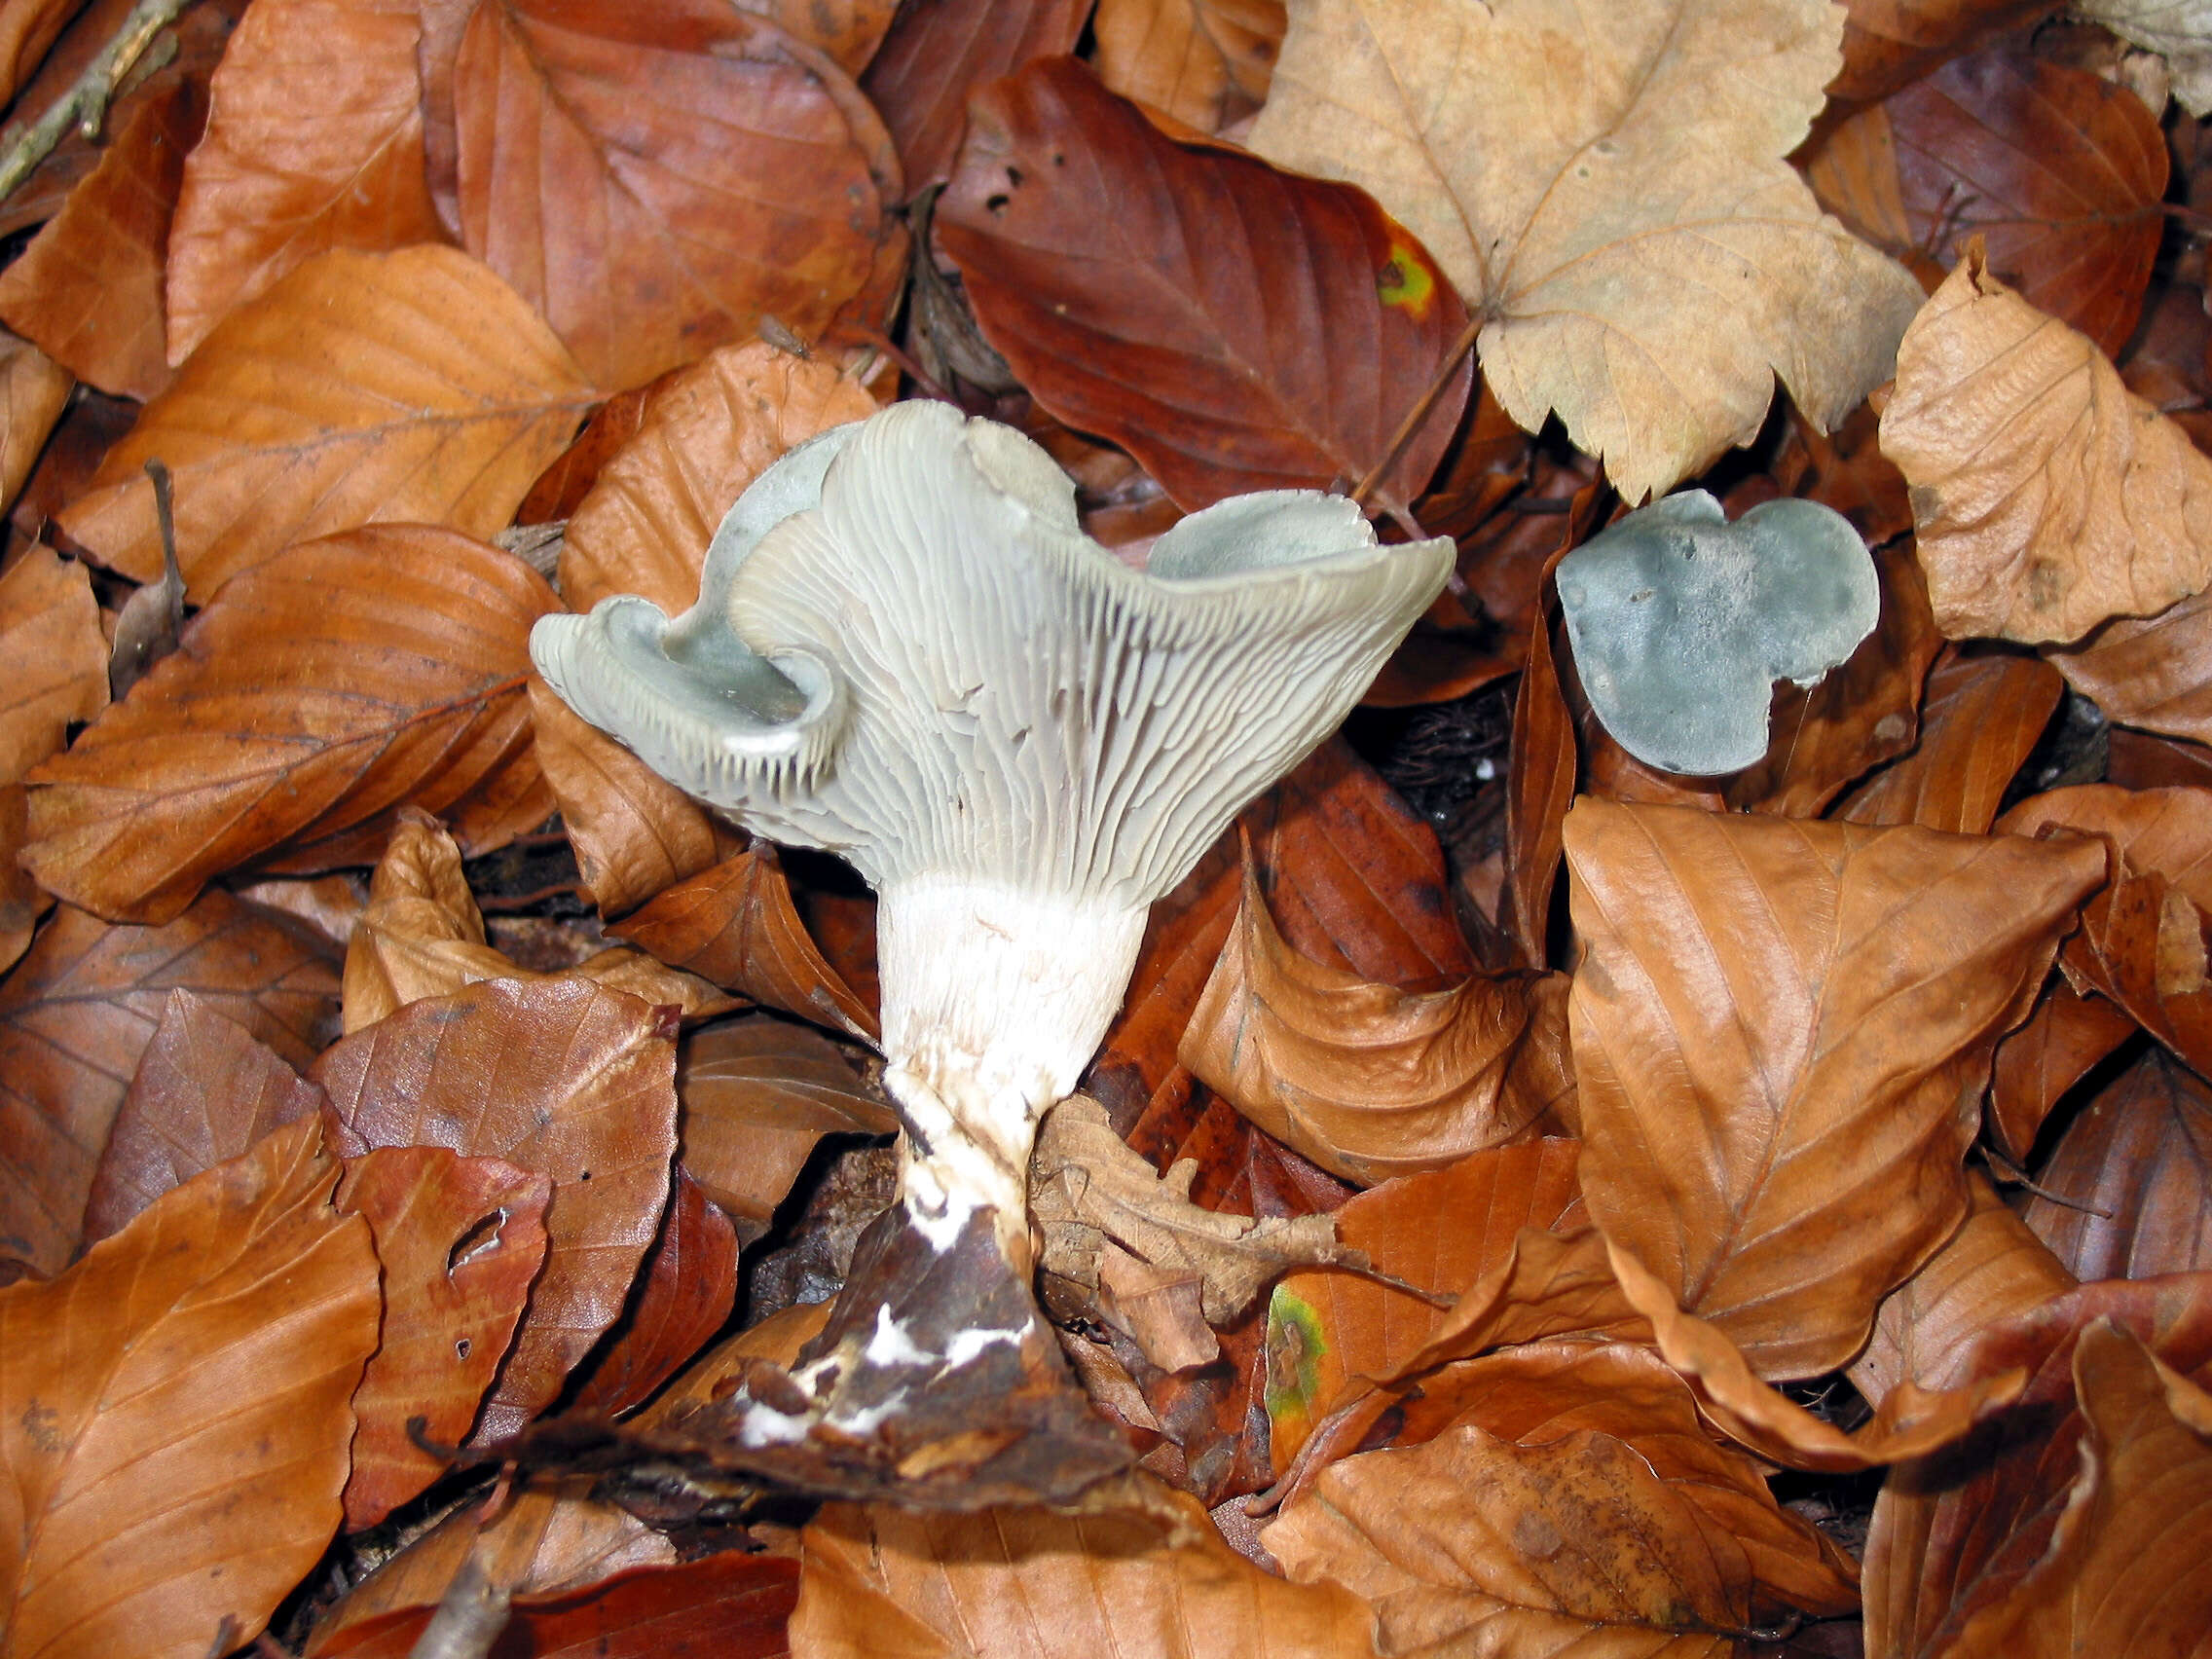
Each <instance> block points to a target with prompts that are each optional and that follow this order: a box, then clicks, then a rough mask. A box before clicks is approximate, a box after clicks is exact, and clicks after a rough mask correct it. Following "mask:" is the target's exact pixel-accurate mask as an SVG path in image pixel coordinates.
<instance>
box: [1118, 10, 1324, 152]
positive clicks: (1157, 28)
mask: <svg viewBox="0 0 2212 1659" xmlns="http://www.w3.org/2000/svg"><path fill="white" fill-rule="evenodd" d="M1284 23H1285V19H1284V18H1283V8H1282V0H1099V6H1098V10H1097V13H1096V15H1095V17H1094V18H1093V19H1092V25H1091V26H1092V27H1093V28H1095V29H1096V30H1097V33H1098V78H1099V79H1100V80H1102V81H1104V82H1105V83H1106V85H1107V86H1108V87H1109V88H1111V89H1112V90H1113V91H1115V92H1120V93H1121V94H1122V95H1123V96H1124V97H1125V98H1131V99H1134V100H1135V101H1136V102H1138V103H1140V104H1150V105H1151V106H1152V107H1153V108H1154V109H1157V110H1161V111H1163V112H1164V113H1166V114H1168V115H1171V116H1173V117H1174V118H1175V119H1176V120H1177V121H1180V122H1182V123H1183V124H1184V125H1186V126H1188V127H1194V128H1196V129H1198V130H1199V131H1200V132H1219V131H1220V130H1221V129H1223V128H1225V127H1230V126H1234V125H1235V123H1237V122H1239V121H1242V120H1244V119H1245V118H1246V117H1248V116H1250V115H1253V114H1255V113H1257V112H1258V110H1259V108H1260V106H1261V105H1262V104H1263V103H1265V102H1266V101H1267V97H1268V82H1269V80H1270V79H1271V78H1272V76H1273V73H1274V62H1275V55H1276V54H1277V53H1278V52H1279V51H1280V50H1281V48H1282V32H1283V27H1284Z"/></svg>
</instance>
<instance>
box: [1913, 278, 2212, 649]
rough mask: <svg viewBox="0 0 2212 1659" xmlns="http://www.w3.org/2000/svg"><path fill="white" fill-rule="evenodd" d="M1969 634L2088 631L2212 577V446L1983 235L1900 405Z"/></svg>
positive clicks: (1924, 558)
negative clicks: (2023, 291)
mask: <svg viewBox="0 0 2212 1659" xmlns="http://www.w3.org/2000/svg"><path fill="white" fill-rule="evenodd" d="M1882 453H1883V454H1884V455H1886V456H1888V457H1889V458H1890V459H1891V460H1892V461H1896V462H1897V463H1898V466H1899V468H1900V469H1901V470H1902V471H1903V473H1904V475H1905V480H1906V482H1907V483H1909V484H1910V485H1911V486H1912V508H1913V522H1914V527H1915V530H1916V532H1917V534H1918V537H1919V548H1920V562H1921V566H1922V568H1923V569H1924V570H1926V571H1927V572H1928V597H1929V599H1930V600H1931V601H1932V602H1933V603H1934V605H1935V607H1936V625H1937V626H1938V627H1940V628H1941V629H1942V630H1943V632H1944V633H1945V634H1947V635H1949V636H1950V637H1951V638H1953V639H1963V638H1966V637H1968V636H1971V635H1987V636H1991V637H1994V638H1998V639H2005V640H2017V641H2020V642H2022V643H2023V644H2028V645H2036V644H2044V643H2063V642H2066V641H2070V640H2078V639H2080V638H2081V637H2082V636H2083V634H2086V633H2087V632H2088V631H2089V630H2090V629H2092V628H2094V627H2096V626H2097V625H2098V624H2099V623H2101V622H2103V621H2105V620H2107V619H2108V618H2110V617H2115V616H2150V615H2154V614H2156V613H2157V612H2158V611H2161V610H2164V609H2165V608H2167V607H2168V606H2170V605H2172V604H2173V603H2174V602H2175V601H2177V600H2181V599H2186V598H2188V597H2189V596H2190V595H2192V594H2194V593H2195V592H2197V591H2198V590H2199V589H2201V588H2202V587H2203V586H2204V585H2205V582H2206V580H2207V579H2212V460H2207V459H2206V458H2205V457H2204V456H2202V455H2200V454H2199V453H2198V452H2197V450H2196V447H2195V445H2194V444H2193V443H2191V442H2190V440H2189V435H2188V434H2187V433H2186V432H2184V431H2183V430H2182V429H2181V427H2180V426H2178V425H2176V424H2174V423H2173V422H2172V421H2170V420H2168V419H2167V418H2166V417H2165V416H2163V415H2160V414H2159V413H2158V412H2157V410H2156V409H2154V408H2152V406H2151V405H2150V404H2148V403H2146V402H2145V401H2144V400H2143V399H2142V398H2140V397H2137V396H2136V395H2135V394H2134V393H2133V392H2131V391H2129V390H2128V389H2127V387H2125V386H2124V385H2123V384H2122V383H2121V381H2120V371H2119V370H2118V369H2115V368H2114V367H2113V366H2112V363H2111V361H2110V360H2109V359H2108V358H2106V356H2105V355H2104V353H2103V352H2101V351H2099V350H2097V349H2096V347H2095V346H2094V345H2093V344H2092V343H2091V342H2090V341H2089V339H2088V338H2087V336H2085V335H2083V334H2080V333H2078V332H2076V331H2075V330H2073V329H2071V328H2068V327H2067V326H2066V325H2065V324H2064V323H2062V322H2058V321H2056V320H2054V319H2053V318H2050V317H2047V316H2046V315H2044V313H2041V312H2039V311H2037V310H2036V309H2035V307H2033V306H2031V305H2029V304H2028V303H2027V302H2026V301H2025V300H2023V299H2021V298H2020V296H2019V295H2017V294H2015V293H2013V292H2012V290H2011V289H2009V288H2008V287H2006V286H2005V284H2004V283H2002V282H2000V281H1998V280H1997V279H1996V277H1994V276H1991V275H1990V274H1989V271H1988V269H1987V266H1986V264H1985V262H1984V260H1983V257H1982V253H1981V250H1980V248H1979V246H1978V245H1976V246H1971V247H1969V248H1968V249H1967V252H1966V256H1965V257H1964V258H1963V259H1961V260H1960V261H1959V264H1958V267H1957V268H1956V269H1955V270H1953V271H1952V273H1951V275H1950V276H1948V277H1946V278H1945V279H1944V281H1943V285H1942V286H1941V287H1940V288H1938V289H1936V292H1935V294H1934V295H1933V296H1932V297H1931V298H1930V299H1929V301H1928V304H1927V305H1926V307H1925V308H1923V309H1922V311H1921V313H1920V314H1919V315H1918V316H1916V317H1914V318H1913V321H1912V326H1911V328H1909V329H1908V330H1906V332H1905V336H1904V341H1903V343H1902V344H1901V345H1900V346H1899V348H1898V384H1897V391H1896V394H1895V395H1894V396H1893V397H1892V398H1891V400H1890V404H1889V407H1888V408H1887V409H1885V410H1884V411H1883V412H1882Z"/></svg>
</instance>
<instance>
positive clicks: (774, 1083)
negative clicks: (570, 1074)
mask: <svg viewBox="0 0 2212 1659" xmlns="http://www.w3.org/2000/svg"><path fill="white" fill-rule="evenodd" d="M676 1092H677V1097H678V1098H679V1099H680V1100H682V1103H683V1148H682V1163H683V1168H684V1170H685V1172H686V1173H687V1174H689V1175H691V1176H692V1177H694V1178H695V1179H696V1180H697V1181H698V1183H699V1185H700V1186H701V1187H702V1188H703V1189H704V1190H705V1192H706V1194H707V1196H708V1197H709V1198H713V1199H714V1200H715V1202H716V1203H718V1204H719V1205H720V1206H721V1207H722V1208H723V1209H725V1210H727V1211H728V1212H729V1213H730V1215H731V1216H732V1217H734V1218H735V1219H736V1221H737V1223H738V1226H739V1228H740V1230H741V1232H742V1233H743V1235H744V1237H745V1239H746V1241H747V1242H748V1243H750V1242H752V1240H754V1239H755V1238H757V1237H759V1236H760V1235H762V1234H763V1233H765V1232H767V1230H768V1223H769V1220H770V1218H772V1217H773V1216H774V1214H775V1212H776V1206H777V1205H779V1204H781V1203H782V1202H783V1201H784V1199H785V1198H786V1197H788V1196H789V1195H790V1192H791V1186H792V1182H793V1180H795V1179H796V1178H797V1176H798V1172H799V1170H800V1169H801V1168H802V1167H803V1166H804V1165H805V1163H806V1161H807V1158H808V1157H809V1156H810V1155H811V1154H812V1153H813V1151H814V1148H815V1144H816V1143H817V1142H818V1141H820V1140H821V1138H822V1137H823V1136H824V1135H833V1134H863V1135H887V1134H891V1133H894V1132H895V1131H896V1130H897V1129H898V1127H899V1120H898V1119H897V1118H896V1117H895V1116H893V1114H892V1111H891V1108H890V1107H889V1106H888V1105H887V1104H885V1102H884V1101H883V1099H882V1097H881V1096H880V1095H878V1094H877V1093H876V1092H875V1091H873V1090H872V1089H869V1088H866V1087H865V1086H864V1085H863V1084H862V1082H861V1079H860V1075H859V1074H858V1073H857V1072H855V1071H854V1070H853V1068H852V1065H851V1063H850V1062H849V1061H848V1060H847V1059H846V1058H845V1056H844V1055H843V1054H842V1053H841V1052H839V1051H838V1050H837V1047H836V1046H835V1045H834V1044H832V1043H830V1042H829V1041H827V1040H826V1039H824V1038H822V1037H819V1036H817V1035H816V1034H815V1033H814V1032H812V1031H809V1030H807V1029H806V1028H805V1027H804V1026H802V1025H793V1024H792V1023H791V1022H790V1021H789V1020H783V1019H776V1018H773V1017H771V1016H769V1015H766V1014H753V1015H748V1016H746V1017H744V1018H740V1019H731V1020H724V1021H722V1022H720V1023H719V1024H715V1025H709V1026H707V1027H705V1028H704V1029H702V1030H699V1031H696V1032H694V1033H692V1034H691V1036H689V1037H687V1038H686V1039H684V1043H683V1049H682V1054H681V1055H680V1056H679V1058H678V1062H677V1068H676Z"/></svg>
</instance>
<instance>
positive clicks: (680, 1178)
mask: <svg viewBox="0 0 2212 1659" xmlns="http://www.w3.org/2000/svg"><path fill="white" fill-rule="evenodd" d="M737 1251H738V1238H737V1230H736V1229H735V1228H734V1227H732V1226H731V1225H730V1219H729V1217H728V1216H726V1215H724V1214H723V1213H722V1212H721V1210H720V1209H719V1207H718V1206H717V1205H716V1203H715V1201H714V1200H713V1199H712V1198H709V1197H708V1196H707V1194H706V1190H705V1189H704V1188H702V1187H701V1186H700V1185H699V1183H698V1182H696V1181H694V1180H692V1179H691V1177H690V1176H689V1175H687V1174H685V1173H684V1172H683V1171H682V1169H679V1170H678V1171H677V1172H676V1191H675V1193H674V1195H673V1196H672V1197H671V1198H669V1201H668V1213H667V1214H666V1215H665V1216H664V1217H663V1218H662V1220H661V1226H660V1237H659V1238H658V1239H656V1240H655V1241H654V1243H653V1248H652V1253H651V1254H650V1255H648V1256H647V1257H646V1258H645V1268H644V1270H643V1272H641V1273H640V1275H639V1282H638V1288H637V1293H636V1297H635V1299H634V1300H633V1302H632V1303H631V1306H630V1308H629V1309H627V1311H626V1312H625V1313H624V1314H623V1317H622V1322H621V1323H620V1324H618V1325H616V1326H615V1327H614V1329H613V1332H612V1334H611V1338H610V1340H609V1342H608V1346H607V1347H606V1348H605V1350H604V1351H602V1352H601V1353H600V1354H599V1355H598V1356H597V1357H596V1358H595V1359H594V1360H593V1361H592V1363H591V1365H590V1367H589V1369H588V1371H586V1372H585V1373H584V1375H583V1377H582V1380H581V1383H580V1384H579V1385H578V1387H577V1389H576V1392H575V1397H574V1399H573V1401H572V1402H571V1409H572V1410H575V1411H583V1412H600V1413H604V1414H606V1415H607V1416H608V1417H617V1416H619V1415H621V1414H622V1413H623V1412H626V1411H629V1410H630V1409H631V1408H633V1407H635V1406H638V1405H641V1404H643V1403H644V1402H645V1400H646V1399H648V1398H650V1397H651V1395H652V1392H653V1390H654V1389H656V1388H658V1387H659V1386H660V1385H661V1384H662V1383H665V1382H667V1381H668V1380H669V1379H670V1378H671V1377H673V1376H675V1375H676V1373H677V1371H678V1369H679V1368H680V1367H682V1364H683V1362H684V1361H685V1360H687V1359H690V1358H691V1357H692V1356H693V1355H694V1354H696V1353H697V1352H698V1351H699V1350H700V1349H701V1348H703V1347H705V1346H707V1344H708V1342H709V1341H711V1340H712V1339H713V1337H714V1335H715V1333H716V1332H717V1331H719V1330H720V1329H721V1328H722V1326H723V1325H724V1324H725V1323H727V1322H728V1319H729V1315H730V1309H732V1308H733V1307H734V1306H736V1302H737Z"/></svg>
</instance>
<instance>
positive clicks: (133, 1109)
mask: <svg viewBox="0 0 2212 1659" xmlns="http://www.w3.org/2000/svg"><path fill="white" fill-rule="evenodd" d="M161 1017H162V1022H161V1024H159V1025H158V1026H156V1027H155V1028H154V1035H153V1039H152V1040H151V1041H150V1042H149V1043H147V1045H146V1048H145V1051H144V1052H143V1053H141V1054H140V1055H139V1056H138V1069H137V1071H136V1073H135V1074H133V1075H132V1077H131V1079H130V1088H129V1091H128V1092H127V1093H126V1094H125V1095H124V1097H123V1105H122V1106H121V1108H120V1109H118V1111H117V1112H116V1115H115V1125H114V1127H113V1128H111V1129H110V1130H109V1131H108V1136H107V1146H106V1149H105V1150H104V1151H102V1152H101V1154H100V1159H99V1164H98V1166H97V1167H96V1168H95V1169H94V1171H93V1174H92V1197H91V1198H89V1199H87V1200H86V1204H85V1241H86V1242H87V1243H88V1244H90V1243H96V1242H97V1241H98V1240H100V1239H102V1238H105V1237H106V1236H107V1235H109V1234H111V1233H115V1232H118V1231H119V1230H121V1228H122V1227H123V1226H124V1224H125V1223H126V1222H128V1221H129V1220H130V1218H131V1217H132V1216H134V1215H136V1214H137V1213H138V1212H139V1211H140V1210H142V1209H144V1208H145V1207H146V1206H147V1205H148V1204H150V1203H152V1202H153V1201H154V1200H155V1199H156V1198H160V1197H161V1196H162V1195H163V1194H164V1193H166V1192H167V1191H169V1189H170V1188H172V1187H180V1186H182V1185H183V1184H184V1183H185V1182H187V1181H189V1180H191V1179H192V1177H193V1176H195V1175H197V1174H199V1173H200V1172H201V1171H202V1170H203V1169H212V1168H213V1167H214V1166H215V1165H216V1164H218V1163H221V1162H224V1161H227V1160H229V1159H233V1158H237V1157H238V1156H239V1155H240V1154H241V1153H243V1152H244V1151H245V1150H246V1149H247V1148H248V1147H250V1146H252V1145H253V1144H254V1143H255V1142H256V1141H258V1140H260V1139H261V1138H262V1137H263V1136H264V1135H266V1134H268V1133H269V1132H270V1131H271V1130H272V1129H276V1128H278V1127H280V1126H281V1125H283V1124H296V1123H298V1122H299V1121H300V1120H301V1119H302V1118H312V1117H313V1116H314V1115H315V1113H316V1112H318V1111H319V1110H321V1108H322V1104H323V1095H322V1090H321V1089H319V1088H315V1086H314V1085H313V1084H312V1083H307V1082H304V1081H303V1080H302V1079H301V1077H300V1074H299V1073H298V1072H296V1071H294V1070H293V1069H292V1067H291V1065H290V1064H289V1063H288V1062H287V1061H286V1060H285V1058H284V1056H283V1055H281V1054H279V1053H277V1052H276V1050H274V1049H272V1048H270V1047H269V1045H268V1044H266V1043H264V1042H262V1041H261V1040H260V1039H259V1038H258V1037H256V1036H255V1035H254V1034H253V1033H252V1032H250V1031H248V1030H247V1029H246V1028H245V1027H244V1026H242V1025H240V1024H239V1023H238V1022H237V1021H236V1020H233V1019H229V1018H226V1017H225V1016H224V1015H223V1014H219V1013H217V1012H216V1005H215V1004H214V1003H213V1002H211V1001H210V1000H209V999H207V998H205V997H203V996H198V995H195V994H194V993H193V992H192V991H189V990H187V989H186V988H185V987H183V986H182V985H179V986H177V987H176V988H175V989H173V990H171V991H170V992H169V994H168V1001H167V1002H166V1003H165V1004H164V1005H163V1007H162V1016H161Z"/></svg>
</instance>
